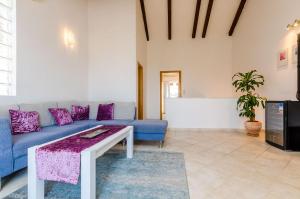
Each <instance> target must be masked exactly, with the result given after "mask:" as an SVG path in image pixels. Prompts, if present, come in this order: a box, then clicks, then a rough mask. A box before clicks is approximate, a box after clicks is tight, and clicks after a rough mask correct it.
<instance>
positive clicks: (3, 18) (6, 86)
mask: <svg viewBox="0 0 300 199" xmlns="http://www.w3.org/2000/svg"><path fill="white" fill-rule="evenodd" d="M15 7H16V6H15V0H0V96H14V95H16V53H15V51H16V28H15V24H16V23H15V19H16V17H15V12H16V9H15Z"/></svg>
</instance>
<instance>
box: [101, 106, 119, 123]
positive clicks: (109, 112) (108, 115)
mask: <svg viewBox="0 0 300 199" xmlns="http://www.w3.org/2000/svg"><path fill="white" fill-rule="evenodd" d="M114 107H115V104H114V103H111V104H99V107H98V113H97V120H98V121H102V120H113V119H114Z"/></svg>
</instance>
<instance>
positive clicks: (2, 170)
mask: <svg viewBox="0 0 300 199" xmlns="http://www.w3.org/2000/svg"><path fill="white" fill-rule="evenodd" d="M12 146H13V138H12V134H11V128H10V121H9V120H8V119H1V118H0V151H1V152H0V162H1V164H0V178H1V177H4V176H7V175H9V174H11V173H12V172H13V153H12Z"/></svg>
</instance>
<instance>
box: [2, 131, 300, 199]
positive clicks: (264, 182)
mask: <svg viewBox="0 0 300 199" xmlns="http://www.w3.org/2000/svg"><path fill="white" fill-rule="evenodd" d="M135 148H136V150H156V151H176V152H183V153H184V155H185V162H186V170H187V177H188V183H189V189H190V196H191V199H201V198H207V199H215V198H217V199H223V198H226V199H235V198H238V199H244V198H246V199H248V198H249V199H256V198H270V199H277V198H278V199H279V198H280V199H282V198H286V199H293V198H295V199H299V198H300V153H295V152H283V151H281V150H278V149H276V148H274V147H271V146H269V145H268V144H266V143H265V142H264V137H263V135H261V137H259V138H253V137H248V136H246V135H245V134H244V133H243V132H240V131H237V130H198V131H196V130H180V131H179V130H177V131H176V130H172V131H170V132H168V134H167V139H166V143H165V146H164V148H163V149H159V148H158V144H157V143H137V145H136V147H135ZM26 180H27V179H26V173H24V172H23V173H21V174H19V175H18V176H16V177H14V178H13V179H11V180H10V181H9V182H8V183H7V184H6V185H5V187H4V189H3V190H2V191H1V192H0V198H1V197H3V196H4V195H6V194H7V193H9V192H11V191H13V190H15V189H17V188H18V187H21V186H23V185H24V184H25V183H26Z"/></svg>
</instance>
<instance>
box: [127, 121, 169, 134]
mask: <svg viewBox="0 0 300 199" xmlns="http://www.w3.org/2000/svg"><path fill="white" fill-rule="evenodd" d="M129 125H132V126H133V127H134V132H135V133H163V134H165V133H166V131H167V127H168V122H167V121H165V120H135V121H133V122H131V123H130V124H129Z"/></svg>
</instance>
